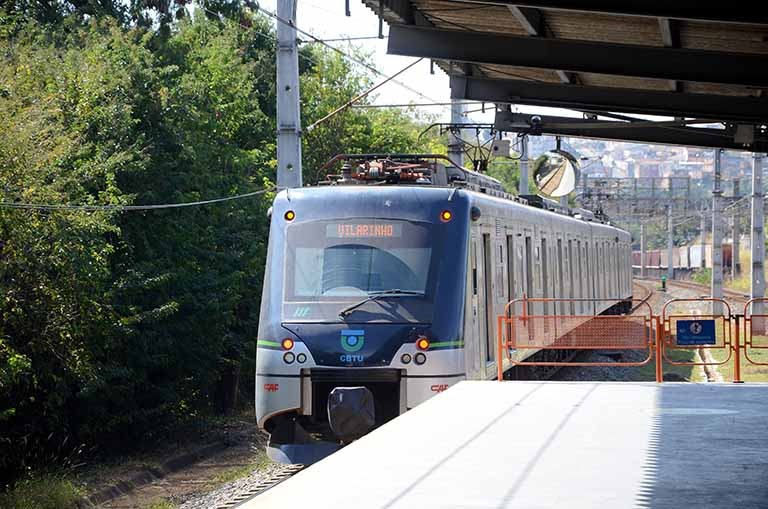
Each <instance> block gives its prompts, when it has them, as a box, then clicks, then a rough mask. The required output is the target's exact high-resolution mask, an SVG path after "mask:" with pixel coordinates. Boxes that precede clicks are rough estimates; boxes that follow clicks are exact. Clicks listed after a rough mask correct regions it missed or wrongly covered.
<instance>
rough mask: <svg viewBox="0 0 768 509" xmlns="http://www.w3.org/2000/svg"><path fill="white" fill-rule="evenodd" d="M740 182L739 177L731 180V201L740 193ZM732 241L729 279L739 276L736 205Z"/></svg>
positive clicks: (739, 221)
mask: <svg viewBox="0 0 768 509" xmlns="http://www.w3.org/2000/svg"><path fill="white" fill-rule="evenodd" d="M740 187H741V182H740V181H739V179H735V180H734V181H733V201H734V202H737V201H738V200H739V197H740V195H741V190H740V189H739V188H740ZM732 219H733V234H732V237H733V243H732V244H731V280H735V279H736V278H737V277H739V272H740V271H741V261H740V260H739V259H740V258H741V255H740V254H739V250H740V249H741V224H740V223H741V218H740V217H739V211H738V208H737V207H734V208H733V217H732Z"/></svg>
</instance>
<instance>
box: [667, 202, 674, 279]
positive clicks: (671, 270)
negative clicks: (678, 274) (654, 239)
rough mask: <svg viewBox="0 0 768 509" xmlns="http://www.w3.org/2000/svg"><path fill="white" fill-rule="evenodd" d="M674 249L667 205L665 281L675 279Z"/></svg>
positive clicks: (670, 207)
mask: <svg viewBox="0 0 768 509" xmlns="http://www.w3.org/2000/svg"><path fill="white" fill-rule="evenodd" d="M674 247H675V236H674V227H673V226H672V205H667V279H668V280H670V281H672V280H673V279H675V264H674V260H673V257H672V255H673V252H674Z"/></svg>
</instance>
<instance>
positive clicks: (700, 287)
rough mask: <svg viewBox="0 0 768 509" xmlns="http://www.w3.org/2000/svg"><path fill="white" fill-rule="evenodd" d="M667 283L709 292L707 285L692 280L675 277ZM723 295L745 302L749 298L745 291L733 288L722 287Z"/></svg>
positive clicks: (703, 292)
mask: <svg viewBox="0 0 768 509" xmlns="http://www.w3.org/2000/svg"><path fill="white" fill-rule="evenodd" d="M667 284H668V285H673V286H681V287H683V288H687V289H689V290H700V291H701V292H702V295H707V296H708V295H709V293H710V288H709V286H707V285H702V284H700V283H694V282H693V281H683V280H679V279H675V280H674V281H671V282H670V281H667ZM723 296H724V297H726V298H728V299H732V300H736V301H739V302H746V301H748V300H749V298H750V297H749V295H747V294H745V293H742V292H738V291H735V290H728V289H723Z"/></svg>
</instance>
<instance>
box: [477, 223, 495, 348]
mask: <svg viewBox="0 0 768 509" xmlns="http://www.w3.org/2000/svg"><path fill="white" fill-rule="evenodd" d="M493 269H494V267H493V246H492V244H491V235H490V234H489V233H483V295H482V300H481V301H480V303H481V309H484V310H485V313H484V320H485V324H484V328H485V361H486V363H490V362H493V360H494V359H495V358H496V355H495V352H496V349H495V348H494V345H495V344H496V342H495V341H493V340H492V338H491V336H493V331H494V326H493V325H494V321H495V316H494V314H493V295H494V294H493V273H494V270H493Z"/></svg>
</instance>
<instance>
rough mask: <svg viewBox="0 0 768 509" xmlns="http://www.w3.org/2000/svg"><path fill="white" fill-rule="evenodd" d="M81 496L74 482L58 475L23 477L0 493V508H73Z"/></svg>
mask: <svg viewBox="0 0 768 509" xmlns="http://www.w3.org/2000/svg"><path fill="white" fill-rule="evenodd" d="M81 497H82V493H81V492H80V490H79V489H78V488H77V487H76V486H75V485H74V484H72V483H71V482H70V481H67V480H64V479H61V478H59V477H55V476H47V477H41V478H37V479H25V480H23V481H19V482H18V483H16V485H15V486H14V487H13V488H12V489H10V490H9V491H8V492H7V493H0V509H70V508H72V509H74V508H76V507H77V504H78V501H80V499H81Z"/></svg>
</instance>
